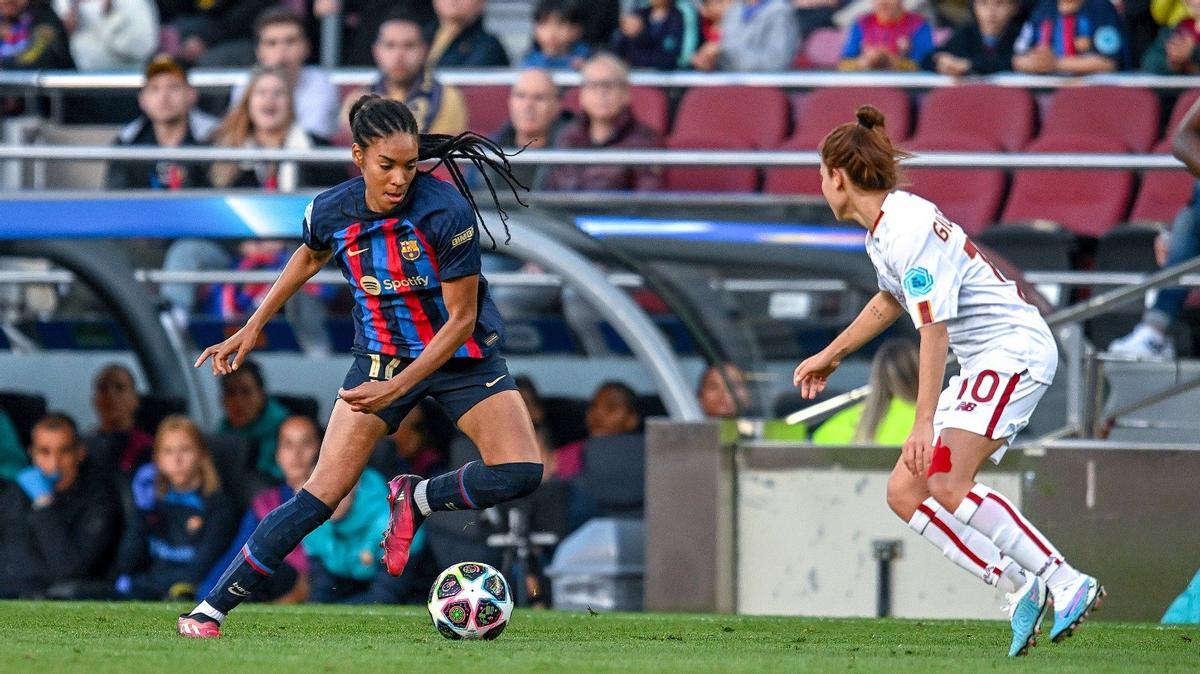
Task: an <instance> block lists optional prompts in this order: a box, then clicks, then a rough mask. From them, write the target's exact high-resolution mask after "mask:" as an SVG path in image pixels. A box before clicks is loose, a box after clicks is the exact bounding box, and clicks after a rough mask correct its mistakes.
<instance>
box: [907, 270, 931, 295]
mask: <svg viewBox="0 0 1200 674" xmlns="http://www.w3.org/2000/svg"><path fill="white" fill-rule="evenodd" d="M931 290H933V274H930V273H929V270H928V269H926V268H924V267H913V268H912V269H909V270H908V273H906V274H905V275H904V294H905V295H908V296H909V297H924V296H925V295H928V294H929V291H931Z"/></svg>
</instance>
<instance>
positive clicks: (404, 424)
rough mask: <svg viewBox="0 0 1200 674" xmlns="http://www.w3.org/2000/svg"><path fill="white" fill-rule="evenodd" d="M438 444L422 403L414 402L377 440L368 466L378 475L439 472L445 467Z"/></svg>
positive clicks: (446, 468) (444, 456) (436, 473)
mask: <svg viewBox="0 0 1200 674" xmlns="http://www.w3.org/2000/svg"><path fill="white" fill-rule="evenodd" d="M440 444H442V443H439V442H438V438H437V437H436V436H435V433H434V431H433V427H432V424H431V423H430V420H429V419H428V414H427V412H426V411H425V408H424V406H422V405H417V406H416V407H414V408H413V410H412V411H411V412H409V413H408V416H406V417H404V419H403V420H401V422H400V425H399V426H397V427H396V431H395V432H394V433H392V434H391V435H388V436H387V437H385V438H383V439H382V440H380V441H379V442H378V443H376V445H375V449H374V450H373V451H372V452H371V460H370V462H369V464H368V465H370V467H371V468H374V469H375V470H376V471H378V472H379V473H380V474H381V475H404V474H413V475H440V474H441V473H444V472H446V470H448V467H447V466H446V455H445V453H444V452H442V451H441V449H440V448H439V445H440Z"/></svg>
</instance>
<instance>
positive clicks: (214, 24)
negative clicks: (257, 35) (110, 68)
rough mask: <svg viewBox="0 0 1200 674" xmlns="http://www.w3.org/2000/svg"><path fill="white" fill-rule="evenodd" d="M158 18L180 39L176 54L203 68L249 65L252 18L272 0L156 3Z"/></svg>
mask: <svg viewBox="0 0 1200 674" xmlns="http://www.w3.org/2000/svg"><path fill="white" fill-rule="evenodd" d="M157 2H158V12H159V18H160V20H161V21H162V24H163V25H164V26H165V27H167V28H168V29H169V31H170V33H171V34H173V35H174V37H175V38H176V39H178V40H179V47H178V51H177V55H178V56H179V57H180V58H181V59H183V60H184V61H187V62H188V63H191V64H195V65H202V66H248V65H250V64H252V63H253V62H254V44H253V43H252V42H251V40H250V38H251V35H252V30H253V28H254V19H255V18H256V17H257V16H258V15H259V14H262V12H263V10H265V9H266V8H267V7H269V6H271V5H272V4H273V2H272V0H157Z"/></svg>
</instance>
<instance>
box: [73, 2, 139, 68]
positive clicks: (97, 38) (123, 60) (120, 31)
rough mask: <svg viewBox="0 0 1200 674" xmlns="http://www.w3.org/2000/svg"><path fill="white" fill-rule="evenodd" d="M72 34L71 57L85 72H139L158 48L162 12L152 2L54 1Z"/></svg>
mask: <svg viewBox="0 0 1200 674" xmlns="http://www.w3.org/2000/svg"><path fill="white" fill-rule="evenodd" d="M53 4H54V11H56V12H58V16H59V18H61V19H62V22H63V26H64V27H65V28H66V29H67V34H68V35H70V36H71V37H70V46H71V56H72V58H73V59H74V61H75V66H76V67H77V68H79V69H80V70H83V71H90V70H124V69H135V68H138V67H140V66H141V65H142V64H143V63H145V62H146V60H147V59H149V58H150V57H151V56H152V55H153V54H154V50H155V49H157V48H158V39H159V29H158V10H157V9H156V8H155V7H154V2H153V1H152V0H54V3H53Z"/></svg>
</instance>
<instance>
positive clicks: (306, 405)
mask: <svg viewBox="0 0 1200 674" xmlns="http://www.w3.org/2000/svg"><path fill="white" fill-rule="evenodd" d="M271 397H272V398H274V399H275V400H278V401H279V404H280V405H283V406H284V407H286V408H287V411H288V413H289V414H294V415H297V416H301V417H308V418H309V419H312V420H313V421H315V422H317V423H318V424H320V423H321V422H320V421H319V420H318V418H317V410H318V409H319V406H318V404H317V399H316V398H314V397H312V396H298V395H285V394H280V393H272V394H271Z"/></svg>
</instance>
